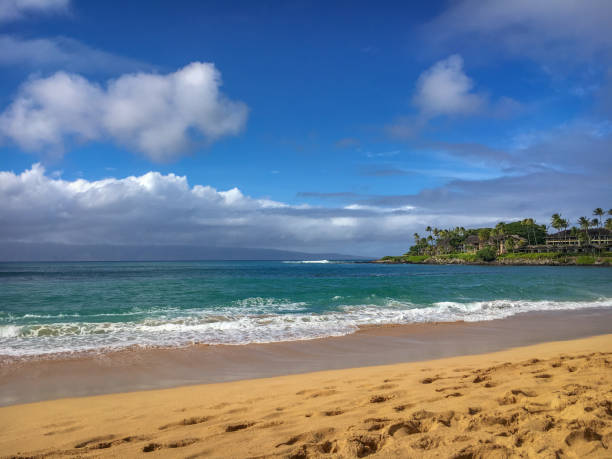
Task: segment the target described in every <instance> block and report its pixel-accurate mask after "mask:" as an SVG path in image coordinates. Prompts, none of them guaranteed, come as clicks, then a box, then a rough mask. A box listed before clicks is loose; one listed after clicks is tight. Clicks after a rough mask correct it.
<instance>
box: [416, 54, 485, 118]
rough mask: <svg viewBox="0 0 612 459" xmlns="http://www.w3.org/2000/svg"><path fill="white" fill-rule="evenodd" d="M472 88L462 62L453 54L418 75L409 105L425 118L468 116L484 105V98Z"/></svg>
mask: <svg viewBox="0 0 612 459" xmlns="http://www.w3.org/2000/svg"><path fill="white" fill-rule="evenodd" d="M473 88H474V82H473V81H472V79H471V78H469V77H468V76H467V75H466V74H465V73H464V71H463V59H462V58H461V56H459V55H458V54H454V55H452V56H450V57H448V58H447V59H444V60H441V61H439V62H436V63H435V64H434V65H433V66H432V67H431V68H429V69H427V70H425V71H424V72H423V73H422V74H421V76H419V79H418V80H417V84H416V91H415V94H414V97H413V102H414V104H415V105H416V106H417V107H418V108H419V109H420V110H421V112H422V114H423V115H425V116H426V117H432V116H437V115H470V114H474V113H477V112H479V111H481V110H482V109H483V108H484V107H485V105H486V98H485V96H483V95H481V94H477V93H475V92H473Z"/></svg>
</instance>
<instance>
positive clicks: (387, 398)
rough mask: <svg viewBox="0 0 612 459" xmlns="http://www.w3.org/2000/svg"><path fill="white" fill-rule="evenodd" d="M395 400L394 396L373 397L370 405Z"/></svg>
mask: <svg viewBox="0 0 612 459" xmlns="http://www.w3.org/2000/svg"><path fill="white" fill-rule="evenodd" d="M392 398H393V396H392V395H373V396H372V397H371V398H370V403H383V402H386V401H387V400H391V399H392Z"/></svg>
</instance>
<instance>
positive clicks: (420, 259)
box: [403, 255, 429, 263]
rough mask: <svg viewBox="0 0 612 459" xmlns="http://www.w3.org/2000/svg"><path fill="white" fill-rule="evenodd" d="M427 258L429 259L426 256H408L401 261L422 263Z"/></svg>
mask: <svg viewBox="0 0 612 459" xmlns="http://www.w3.org/2000/svg"><path fill="white" fill-rule="evenodd" d="M428 258H429V257H428V256H427V255H409V256H407V257H406V256H405V257H403V261H406V262H408V263H423V262H424V261H425V260H427V259H428Z"/></svg>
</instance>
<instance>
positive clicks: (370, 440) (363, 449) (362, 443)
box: [350, 435, 385, 457]
mask: <svg viewBox="0 0 612 459" xmlns="http://www.w3.org/2000/svg"><path fill="white" fill-rule="evenodd" d="M350 442H351V444H352V446H353V448H354V449H355V455H356V456H357V457H366V456H369V455H371V454H374V453H376V452H377V451H378V450H380V448H381V447H382V446H383V444H384V442H385V439H384V437H383V436H382V435H376V436H374V435H372V436H370V435H360V436H358V437H353V438H352V439H351V440H350Z"/></svg>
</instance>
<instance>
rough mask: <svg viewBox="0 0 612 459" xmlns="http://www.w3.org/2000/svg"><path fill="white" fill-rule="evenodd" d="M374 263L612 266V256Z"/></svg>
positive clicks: (418, 259) (393, 259)
mask: <svg viewBox="0 0 612 459" xmlns="http://www.w3.org/2000/svg"><path fill="white" fill-rule="evenodd" d="M372 263H381V264H423V265H485V266H495V265H500V266H607V267H609V266H612V259H611V257H564V258H562V257H559V258H521V257H511V258H510V257H499V258H497V259H495V260H493V261H482V260H470V259H465V258H453V257H444V256H443V257H440V256H431V257H384V258H381V259H379V260H374V261H373V262H372Z"/></svg>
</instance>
